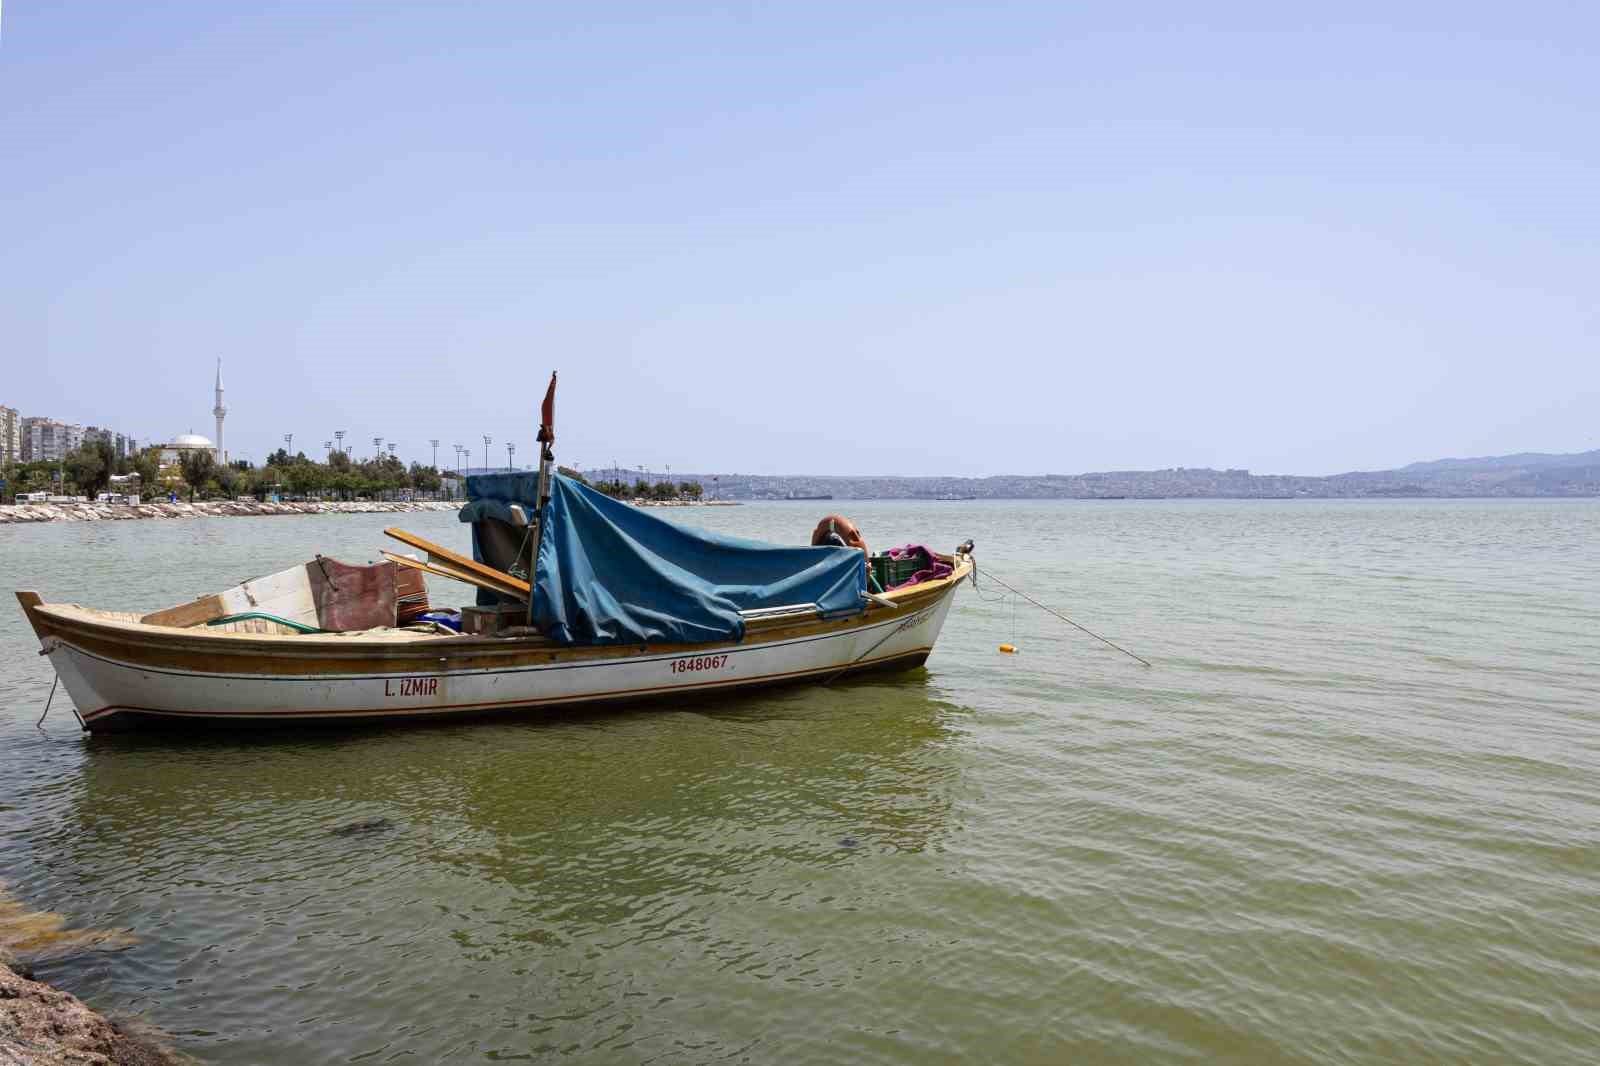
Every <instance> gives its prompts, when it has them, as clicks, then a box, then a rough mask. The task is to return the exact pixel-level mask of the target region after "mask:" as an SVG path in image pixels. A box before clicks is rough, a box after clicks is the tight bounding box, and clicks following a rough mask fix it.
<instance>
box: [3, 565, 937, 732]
mask: <svg viewBox="0 0 1600 1066" xmlns="http://www.w3.org/2000/svg"><path fill="white" fill-rule="evenodd" d="M955 585H956V582H953V581H952V582H947V583H946V582H941V586H942V587H941V588H939V589H937V590H933V589H930V590H928V594H926V595H918V596H916V597H914V598H913V599H911V600H908V602H906V604H905V605H904V607H903V608H902V609H900V610H892V611H890V610H874V611H872V612H871V613H870V614H869V615H868V616H866V617H863V618H860V619H857V620H854V621H850V622H846V623H839V622H833V623H817V624H814V625H812V626H811V627H810V631H806V629H805V628H804V627H802V628H801V629H800V630H798V631H797V630H795V629H793V628H791V629H789V630H787V631H780V632H778V633H774V634H773V635H772V637H771V639H766V640H762V639H760V638H759V637H757V638H752V637H747V638H746V640H745V641H744V642H743V643H739V644H731V645H717V646H705V647H695V648H685V647H684V646H681V645H680V646H676V647H673V648H667V649H662V650H660V651H653V650H651V649H649V648H628V649H585V650H584V652H583V653H582V654H573V653H572V652H571V651H569V650H565V649H555V650H551V649H550V648H549V647H548V646H547V647H546V648H545V649H543V650H541V651H539V652H538V653H537V654H535V653H532V652H522V653H520V654H518V655H507V654H505V652H507V651H508V650H512V649H511V647H510V645H509V644H508V643H507V642H494V641H484V640H468V639H466V638H442V639H436V640H433V641H431V642H430V641H424V642H413V643H406V644H391V645H389V646H387V647H383V648H379V647H378V646H377V645H376V644H375V645H374V646H373V647H374V650H373V652H372V653H371V658H370V660H368V659H365V658H362V657H361V655H360V649H357V648H353V647H352V645H351V644H350V642H349V640H348V639H346V640H344V641H343V642H341V640H340V638H319V637H300V638H276V639H277V640H278V641H280V642H281V641H294V642H298V643H294V644H290V645H288V646H287V647H289V648H290V649H293V650H294V651H299V650H300V649H316V650H318V651H321V650H323V649H332V650H331V651H327V652H326V654H328V655H335V654H337V655H340V656H343V660H342V663H341V665H339V666H338V668H337V670H333V669H332V668H327V667H324V666H323V665H322V664H321V663H320V662H319V661H318V660H316V659H310V660H296V659H295V658H291V657H290V653H289V652H285V653H284V656H283V657H282V658H281V659H279V660H274V661H272V662H269V663H264V662H263V661H262V660H261V659H260V658H259V657H258V656H251V655H248V654H246V653H245V652H244V649H242V648H241V649H240V650H239V651H238V652H237V653H235V652H233V651H232V647H231V646H228V645H219V650H220V651H219V654H217V655H215V656H207V655H206V654H205V653H204V651H203V650H201V651H196V650H195V646H194V644H193V642H192V639H191V645H190V647H189V649H188V651H187V654H186V655H181V656H174V655H162V654H156V653H155V652H153V651H151V650H150V649H149V642H146V644H145V645H143V646H142V645H140V644H139V643H138V642H137V641H132V642H129V643H128V645H127V646H126V647H125V648H123V647H121V646H119V645H118V644H117V642H116V641H115V640H108V639H105V635H104V633H101V632H92V631H90V630H84V631H81V632H80V631H77V630H75V628H74V626H72V625H71V624H61V625H50V624H45V625H42V626H41V619H43V620H44V621H45V622H46V623H48V622H50V621H51V620H52V616H51V615H50V614H49V612H50V611H51V610H52V608H50V607H48V606H47V607H44V608H41V609H32V610H30V618H31V619H32V620H33V621H34V624H35V628H36V629H37V630H39V632H40V639H41V643H42V644H43V647H44V651H45V654H47V655H48V656H49V658H50V661H51V663H52V664H53V665H54V666H55V669H56V672H57V673H58V675H59V676H60V678H61V681H62V683H63V685H64V686H65V688H66V691H67V694H68V695H69V696H70V697H71V698H72V701H73V703H74V704H75V705H76V706H77V708H78V711H79V713H80V715H81V717H82V718H83V720H84V722H85V724H86V726H87V727H88V728H91V729H99V728H127V727H130V726H134V725H137V724H145V725H149V724H162V723H165V724H174V723H177V722H180V721H189V722H193V723H211V724H227V723H232V724H238V725H261V724H264V723H268V722H308V721H371V720H383V719H414V718H438V717H453V716H466V715H476V714H485V713H494V712H509V711H524V710H528V709H537V708H546V707H555V706H561V705H570V704H591V703H594V704H598V703H615V702H626V701H634V700H643V699H652V698H663V697H665V698H670V697H673V696H676V695H680V694H689V693H697V694H698V693H708V692H717V691H728V690H738V689H746V688H754V687H759V686H764V685H774V684H782V683H790V682H800V681H807V680H810V681H819V680H827V679H830V678H832V677H835V676H840V675H842V674H844V673H847V672H854V671H860V670H869V669H883V668H886V667H902V668H903V667H910V666H915V665H917V664H920V663H921V662H922V661H923V660H924V659H925V658H926V657H927V655H928V653H929V652H930V651H931V650H932V648H933V645H934V642H935V641H936V640H937V638H938V635H939V632H940V630H941V629H942V627H943V625H944V621H945V617H946V615H947V614H948V612H949V609H950V603H951V601H952V599H953V597H954V591H955ZM58 610H59V609H58ZM66 610H67V611H71V610H77V611H82V609H81V608H77V609H73V608H68V609H66ZM35 615H37V617H35ZM63 621H64V622H70V621H71V617H70V615H69V616H67V617H66V618H65V619H63ZM123 628H126V627H123ZM91 632H92V637H91ZM168 632H173V633H185V632H188V631H178V630H168ZM210 639H211V640H213V641H218V640H221V639H222V638H220V637H212V638H210ZM119 648H120V650H119ZM474 649H485V650H484V651H483V652H482V654H477V655H472V654H469V653H470V652H472V651H473V650H474ZM353 655H354V657H353ZM434 655H436V656H437V658H436V661H430V660H431V658H432V656H434ZM493 655H498V656H499V657H500V658H501V659H502V660H504V661H502V662H499V663H495V662H490V663H488V664H484V663H483V660H484V659H485V658H489V657H491V656H493ZM297 661H298V662H299V667H298V669H297V668H296V663H297ZM394 667H403V668H401V669H395V668H394Z"/></svg>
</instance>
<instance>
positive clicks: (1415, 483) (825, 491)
mask: <svg viewBox="0 0 1600 1066" xmlns="http://www.w3.org/2000/svg"><path fill="white" fill-rule="evenodd" d="M213 390H214V406H213V408H212V410H211V412H209V413H210V414H211V416H212V417H213V418H214V420H215V433H216V439H215V440H209V439H207V438H205V437H203V436H200V435H198V434H194V433H192V432H189V433H182V434H178V435H176V436H174V437H172V438H171V439H170V440H165V441H161V442H153V441H147V442H146V447H145V448H144V449H141V448H140V446H139V444H138V442H137V441H136V440H135V438H134V437H133V436H132V435H130V434H126V433H122V432H120V431H117V430H113V429H108V428H105V427H101V426H93V425H88V426H85V425H79V424H77V423H71V422H62V421H58V420H56V419H54V418H50V417H44V416H26V417H25V416H23V415H21V414H20V413H19V412H18V411H17V410H16V409H15V408H12V407H8V406H4V405H0V481H3V482H4V483H8V484H7V492H6V495H7V496H10V495H11V494H14V493H16V492H18V491H20V490H21V489H22V488H23V487H24V486H23V484H22V483H21V479H20V478H18V477H16V476H13V475H14V474H20V473H22V470H21V469H18V468H23V467H28V466H29V465H30V464H31V465H32V467H33V469H32V471H31V480H32V481H33V482H39V483H38V484H30V486H29V487H32V488H34V489H39V488H43V487H49V488H51V489H54V490H56V491H59V490H60V488H62V487H64V486H59V485H56V484H53V483H52V484H50V485H48V486H46V485H45V483H44V482H42V481H40V479H41V478H46V477H51V478H53V477H55V476H56V474H55V472H49V471H41V470H40V469H38V467H40V466H41V465H42V464H45V463H49V464H63V461H64V460H65V459H66V458H67V457H68V456H71V455H72V454H73V453H76V452H79V451H80V450H82V449H84V448H96V447H98V448H101V449H103V450H104V454H105V459H106V460H107V463H108V464H115V465H116V466H117V467H118V468H119V469H120V468H124V467H126V468H129V469H131V468H132V466H133V460H134V459H135V458H136V457H137V456H138V454H139V453H140V452H141V451H146V452H149V453H151V454H152V455H154V456H155V460H154V461H153V462H147V463H146V466H147V467H149V468H150V469H147V471H146V477H145V479H144V480H145V482H146V483H145V484H144V486H143V490H144V494H145V495H146V496H148V495H149V494H150V493H151V491H152V490H153V489H155V488H156V486H155V484H154V482H155V481H156V479H157V478H156V476H155V475H156V473H157V471H159V472H160V477H161V479H162V480H163V483H164V487H163V489H162V491H164V492H166V491H171V490H172V489H173V488H174V486H175V485H176V484H178V483H180V482H181V480H182V478H181V473H180V468H181V466H182V460H183V459H184V457H185V455H188V454H190V453H199V452H203V453H207V455H208V457H210V458H211V459H212V460H213V463H214V465H215V466H216V467H217V468H220V469H221V470H223V471H226V469H227V468H228V467H229V466H230V463H229V460H230V458H231V456H230V455H229V453H228V451H227V450H225V448H224V446H223V443H222V432H223V419H224V418H225V416H226V414H227V407H226V406H225V405H224V403H223V386H222V369H221V362H220V360H219V361H218V366H217V370H216V377H215V382H214V385H213ZM334 436H336V437H338V438H340V439H339V441H338V445H339V447H334V444H335V442H334V441H328V442H327V444H328V447H329V449H331V450H330V452H329V459H330V462H331V461H333V460H334V459H338V460H340V461H341V463H342V464H349V463H351V462H352V457H351V452H352V450H353V449H345V448H344V447H343V437H344V436H345V434H344V433H343V432H342V431H341V432H339V433H337V434H335V435H334ZM292 439H293V436H292V435H290V436H286V437H285V441H284V442H285V444H286V445H287V444H289V443H290V442H291V441H292ZM384 443H385V442H384V441H383V440H382V439H381V438H376V439H374V441H373V445H374V447H375V448H376V449H377V453H378V457H379V458H378V459H375V460H374V463H375V464H379V465H382V466H385V467H386V466H393V465H397V460H396V457H395V455H394V452H395V448H396V445H395V444H394V443H392V442H390V443H389V447H388V454H387V455H384V453H383V444H384ZM430 443H431V442H430ZM454 447H455V448H456V455H455V458H456V461H457V462H458V463H459V462H461V461H463V460H464V459H465V458H466V456H465V455H464V454H463V449H462V448H461V447H460V446H454ZM334 453H340V454H337V455H335V454H334ZM434 454H435V455H437V447H435V449H434ZM280 457H281V460H282V461H285V462H288V461H293V460H294V459H295V458H298V459H299V461H300V462H302V463H304V462H307V461H306V460H305V459H304V457H303V456H299V457H295V456H293V455H292V454H291V453H290V452H289V450H288V448H284V449H282V450H281V452H280V453H274V456H272V457H269V463H270V462H272V461H275V460H278V459H280ZM506 458H507V467H490V468H488V469H494V470H501V469H508V468H509V467H510V460H511V458H512V452H511V451H510V450H509V449H508V451H507V455H506ZM310 463H311V465H315V461H314V460H312V461H310ZM231 465H232V466H233V467H235V468H238V469H239V470H241V471H242V470H243V469H245V468H250V467H252V465H253V464H248V463H233V464H231ZM413 465H414V466H420V464H413ZM453 465H454V464H452V466H453ZM423 469H425V471H426V472H427V474H428V475H429V478H431V480H427V484H426V485H424V484H423V483H422V482H423V480H425V479H421V478H418V477H415V476H413V477H411V478H410V481H412V482H416V484H411V483H409V482H408V484H406V485H404V486H402V485H400V484H399V483H398V482H396V484H394V485H387V484H386V486H385V487H387V488H388V489H390V490H398V489H401V488H427V489H433V490H436V489H438V488H439V485H438V480H439V478H440V475H442V476H443V477H444V478H449V477H450V476H451V475H452V473H453V471H452V469H451V467H445V468H443V469H437V470H436V468H435V467H433V466H432V465H431V464H430V465H429V466H428V467H426V468H423ZM478 469H480V470H481V469H484V468H478ZM400 470H401V472H402V473H404V472H405V471H404V468H403V467H400ZM379 472H380V473H381V472H382V471H379ZM466 472H467V473H471V472H473V470H472V469H471V468H469V469H468V470H467V471H466ZM111 473H112V472H111V471H110V470H109V469H107V470H106V471H105V472H104V475H103V476H104V482H102V485H103V484H104V483H106V482H112V481H115V482H117V483H118V484H121V483H122V482H123V480H124V479H123V477H122V476H120V475H119V476H117V477H115V478H113V477H111V476H110V475H111ZM390 473H391V474H392V473H393V472H392V471H391V472H390ZM412 473H413V474H415V472H414V471H413V472H412ZM583 474H584V476H585V477H586V478H587V479H588V480H589V481H591V482H607V481H611V482H613V483H620V482H623V481H626V482H628V483H630V485H631V484H632V483H633V482H635V481H640V480H642V481H645V482H647V483H648V484H649V485H650V486H652V487H654V486H657V485H660V484H661V483H662V482H668V483H674V484H678V483H689V484H693V483H698V484H699V485H701V486H703V487H704V493H705V496H706V498H707V499H713V500H805V499H809V500H818V501H820V500H828V499H840V500H851V499H856V500H861V499H886V500H948V501H959V500H979V499H1020V500H1027V499H1084V500H1116V499H1360V498H1406V497H1423V498H1425V497H1441V498H1455V497H1460V498H1485V497H1508V498H1535V497H1591V496H1600V449H1597V450H1594V451H1588V452H1576V453H1569V454H1549V453H1537V452H1524V453H1518V454H1515V455H1499V456H1486V457H1480V458H1470V459H1439V460H1434V461H1431V462H1420V463H1412V464H1410V465H1408V466H1404V467H1399V468H1397V469H1393V470H1377V471H1352V472H1350V473H1344V474H1332V475H1327V476H1322V477H1313V476H1302V475H1295V474H1252V473H1251V472H1250V471H1249V470H1243V469H1227V470H1214V469H1211V468H1206V467H1200V468H1195V467H1173V468H1170V469H1165V470H1115V471H1099V472H1092V473H1083V474H1043V475H1011V474H999V475H993V476H990V477H852V476H843V475H826V474H817V475H764V474H740V473H713V474H686V473H678V474H676V475H674V474H673V473H672V471H671V468H670V467H669V468H667V472H666V473H665V474H661V473H659V472H655V471H651V470H647V469H645V468H643V467H635V468H632V469H628V468H623V467H598V468H590V469H586V470H584V471H583ZM223 477H224V480H229V475H227V474H226V473H224V475H223ZM235 480H236V479H235ZM369 480H371V479H369ZM389 480H393V478H392V477H391V478H389ZM221 487H222V488H223V489H224V490H225V494H227V495H233V493H232V492H226V490H227V489H228V487H229V486H228V485H223V486H221ZM368 487H370V486H368ZM347 488H348V486H347ZM134 491H136V490H134ZM346 496H347V497H348V496H349V492H348V491H347V492H346Z"/></svg>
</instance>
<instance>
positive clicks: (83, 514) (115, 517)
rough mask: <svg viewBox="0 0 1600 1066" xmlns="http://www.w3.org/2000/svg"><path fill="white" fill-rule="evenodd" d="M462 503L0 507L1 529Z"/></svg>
mask: <svg viewBox="0 0 1600 1066" xmlns="http://www.w3.org/2000/svg"><path fill="white" fill-rule="evenodd" d="M460 507H461V504H460V503H456V502H452V501H449V500H417V501H413V502H409V503H383V502H361V501H356V502H342V501H341V502H326V503H315V502H305V503H243V502H241V501H238V500H208V501H206V502H204V503H21V504H13V505H10V506H0V525H15V524H19V523H26V522H123V521H128V520H131V519H135V518H232V517H241V518H244V517H255V516H258V515H286V514H391V513H395V514H398V513H400V512H404V511H455V510H458V509H459V508H460Z"/></svg>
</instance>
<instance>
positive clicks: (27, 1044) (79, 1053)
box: [0, 964, 189, 1066]
mask: <svg viewBox="0 0 1600 1066" xmlns="http://www.w3.org/2000/svg"><path fill="white" fill-rule="evenodd" d="M187 1061H189V1060H187V1059H185V1058H183V1057H182V1056H180V1055H178V1054H177V1053H176V1052H173V1051H170V1050H168V1049H166V1048H163V1047H161V1046H160V1045H159V1044H157V1043H155V1042H154V1041H153V1040H152V1039H150V1038H148V1037H145V1036H141V1035H138V1034H135V1033H131V1032H129V1031H128V1030H127V1029H126V1028H125V1027H124V1026H123V1025H121V1024H120V1023H118V1022H114V1021H110V1020H108V1019H106V1018H103V1017H101V1016H100V1015H99V1014H96V1013H95V1012H94V1011H92V1010H90V1009H89V1008H88V1007H86V1006H84V1005H83V1002H82V1001H81V1000H79V999H78V997H77V996H74V995H72V994H71V993H69V992H62V991H61V990H60V989H56V988H51V987H50V986H49V985H47V984H44V983H42V982H39V981H30V980H28V979H27V978H26V977H23V976H21V975H20V974H17V973H15V972H14V971H12V970H11V969H10V968H9V967H7V966H5V965H4V964H0V1063H5V1064H7V1066H11V1064H13V1063H15V1064H19V1066H58V1064H63V1066H64V1064H66V1063H71V1064H73V1066H177V1064H181V1063H185V1062H187Z"/></svg>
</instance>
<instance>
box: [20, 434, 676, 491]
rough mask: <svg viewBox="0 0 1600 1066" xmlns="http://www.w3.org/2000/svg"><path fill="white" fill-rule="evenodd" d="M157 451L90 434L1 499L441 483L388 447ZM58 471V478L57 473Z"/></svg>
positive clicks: (641, 487) (27, 469)
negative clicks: (131, 448) (256, 453)
mask: <svg viewBox="0 0 1600 1066" xmlns="http://www.w3.org/2000/svg"><path fill="white" fill-rule="evenodd" d="M161 451H162V449H161V448H159V447H150V448H145V449H143V450H142V451H139V452H136V453H134V454H132V455H125V456H118V455H117V454H116V452H115V450H114V449H113V448H112V446H111V443H110V441H107V440H105V439H104V438H100V437H96V438H93V439H91V440H88V441H85V442H84V444H83V446H82V447H81V448H78V449H77V450H75V451H72V452H69V453H68V454H67V455H66V456H65V457H64V458H63V459H62V460H60V461H43V460H41V461H38V462H31V463H11V464H8V465H7V466H5V467H4V468H3V469H0V476H3V477H4V478H5V482H6V485H5V495H6V498H7V499H8V500H9V499H14V498H15V496H16V494H18V493H24V492H49V493H51V494H53V495H62V496H87V497H88V498H89V499H91V500H92V499H94V498H95V497H96V496H98V495H99V494H100V493H102V492H104V491H106V489H107V488H108V487H109V486H110V484H111V478H112V476H113V475H116V476H123V475H127V474H138V475H139V496H140V498H141V499H143V500H155V499H163V498H165V497H166V496H167V495H168V494H169V493H174V494H180V495H183V496H185V497H187V498H188V499H189V500H191V501H192V500H196V499H230V500H232V499H238V498H239V497H240V496H253V497H255V498H256V499H262V498H264V497H267V496H274V495H287V496H307V497H317V498H320V499H342V500H353V499H361V498H368V499H371V498H385V497H391V498H392V497H394V496H400V495H404V494H408V493H409V494H413V495H414V494H418V493H421V494H424V495H436V494H438V493H439V492H440V491H441V490H442V488H443V478H442V477H441V475H440V473H439V471H438V470H437V469H435V468H434V467H431V466H424V465H422V464H421V463H412V464H411V465H410V466H407V465H406V464H405V463H403V462H401V461H400V460H399V459H398V458H396V457H395V456H392V455H386V456H383V457H382V458H377V459H362V460H356V459H352V458H351V457H350V456H348V455H346V454H345V453H343V452H333V453H332V454H330V455H329V456H328V458H327V461H326V462H317V461H316V460H314V459H310V458H308V457H307V456H306V454H305V452H298V453H296V454H294V455H290V454H289V453H288V451H286V450H285V449H283V448H279V449H278V450H277V451H275V452H273V453H272V454H271V455H269V456H267V461H266V463H265V465H263V466H252V465H251V464H250V463H248V462H245V461H244V460H239V461H237V462H233V463H227V464H219V463H218V462H217V461H216V459H215V458H214V457H213V456H212V453H211V452H208V451H186V452H181V453H179V459H178V463H177V464H176V466H175V467H174V466H167V467H163V466H162V463H161ZM559 469H560V471H561V473H562V474H564V475H566V476H567V477H570V478H573V479H575V480H578V481H581V482H583V483H584V484H586V485H587V484H589V481H588V479H587V478H585V477H583V475H581V474H579V473H578V472H577V471H576V470H571V469H568V468H566V467H561V468H559ZM61 475H64V480H65V484H63V483H62V481H61V480H60V479H59V477H60V476H61ZM594 488H595V489H597V490H599V491H600V492H603V493H605V494H606V495H607V496H612V497H615V498H616V499H619V500H625V499H640V500H675V499H689V500H698V499H700V498H701V496H702V495H703V494H704V489H703V487H702V486H701V484H700V482H698V481H679V482H676V483H674V482H672V481H661V482H656V483H652V482H649V481H646V480H645V479H644V478H639V479H638V480H637V481H635V482H633V483H632V484H631V485H630V484H629V483H628V482H626V481H623V480H621V479H620V478H619V479H616V480H612V481H599V482H596V483H595V484H594Z"/></svg>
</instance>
